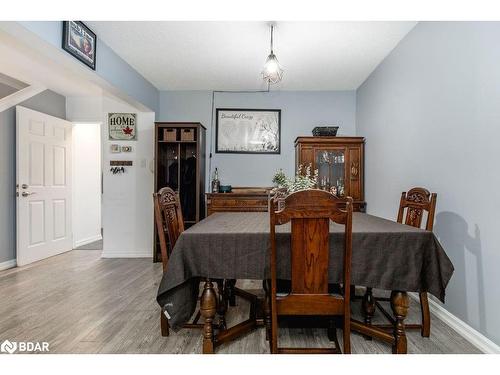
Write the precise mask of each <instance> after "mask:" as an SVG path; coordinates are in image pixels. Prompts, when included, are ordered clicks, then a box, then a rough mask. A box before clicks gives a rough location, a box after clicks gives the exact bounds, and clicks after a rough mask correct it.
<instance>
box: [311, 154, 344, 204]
mask: <svg viewBox="0 0 500 375" xmlns="http://www.w3.org/2000/svg"><path fill="white" fill-rule="evenodd" d="M315 159H316V160H315V161H316V168H317V169H318V189H322V190H328V191H330V192H331V193H333V194H335V195H337V196H339V197H343V196H344V195H345V180H344V179H345V151H344V149H330V150H316V157H315Z"/></svg>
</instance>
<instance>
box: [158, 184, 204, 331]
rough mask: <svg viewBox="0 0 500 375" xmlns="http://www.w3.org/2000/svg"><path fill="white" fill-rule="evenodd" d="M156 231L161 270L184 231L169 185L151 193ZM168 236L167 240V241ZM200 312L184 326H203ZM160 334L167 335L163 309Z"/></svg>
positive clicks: (167, 328) (177, 203)
mask: <svg viewBox="0 0 500 375" xmlns="http://www.w3.org/2000/svg"><path fill="white" fill-rule="evenodd" d="M153 202H154V211H155V222H156V231H157V233H158V238H159V241H160V251H161V261H162V264H163V272H165V271H166V269H167V264H168V258H169V257H170V253H171V252H172V249H173V248H174V246H175V243H176V242H177V239H178V238H179V236H180V235H181V233H182V232H184V219H183V216H182V208H181V203H180V200H179V196H178V195H177V194H176V193H175V191H173V190H172V189H171V188H169V187H164V188H162V189H160V190H159V191H158V193H154V194H153ZM167 238H168V242H167ZM199 319H200V313H199V312H198V313H197V314H196V316H195V318H194V320H193V322H192V323H188V324H185V325H184V327H185V328H200V329H201V328H203V324H198V320H199ZM160 327H161V335H162V336H168V335H169V325H168V319H167V317H166V316H165V314H164V312H163V310H162V311H161V312H160Z"/></svg>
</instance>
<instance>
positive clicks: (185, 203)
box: [179, 143, 197, 223]
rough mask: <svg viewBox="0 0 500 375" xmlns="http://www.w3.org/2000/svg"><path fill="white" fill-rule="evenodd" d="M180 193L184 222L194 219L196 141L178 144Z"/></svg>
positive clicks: (193, 220)
mask: <svg viewBox="0 0 500 375" xmlns="http://www.w3.org/2000/svg"><path fill="white" fill-rule="evenodd" d="M179 158H180V165H181V167H180V178H179V186H180V194H179V198H180V201H181V207H182V214H183V216H184V221H185V222H192V223H194V222H195V221H196V176H197V171H196V167H197V163H196V143H181V144H180V155H179Z"/></svg>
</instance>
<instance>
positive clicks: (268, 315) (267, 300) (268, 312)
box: [263, 280, 272, 345]
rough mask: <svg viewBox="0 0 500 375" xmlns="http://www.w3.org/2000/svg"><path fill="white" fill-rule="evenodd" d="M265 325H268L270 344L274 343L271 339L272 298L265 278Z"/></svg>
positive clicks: (267, 333)
mask: <svg viewBox="0 0 500 375" xmlns="http://www.w3.org/2000/svg"><path fill="white" fill-rule="evenodd" d="M263 284H264V291H265V297H264V323H265V324H264V325H265V326H266V340H267V341H269V345H272V342H271V341H272V340H271V300H270V294H269V286H268V284H267V280H264V283H263Z"/></svg>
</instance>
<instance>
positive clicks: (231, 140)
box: [215, 108, 281, 154]
mask: <svg viewBox="0 0 500 375" xmlns="http://www.w3.org/2000/svg"><path fill="white" fill-rule="evenodd" d="M215 124H216V125H215V126H216V130H215V152H216V153H225V154H280V152H281V109H242V108H217V109H216V123H215Z"/></svg>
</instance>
